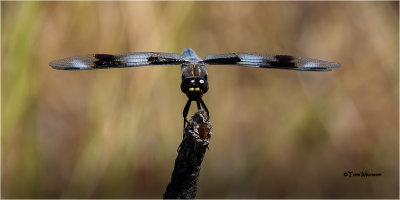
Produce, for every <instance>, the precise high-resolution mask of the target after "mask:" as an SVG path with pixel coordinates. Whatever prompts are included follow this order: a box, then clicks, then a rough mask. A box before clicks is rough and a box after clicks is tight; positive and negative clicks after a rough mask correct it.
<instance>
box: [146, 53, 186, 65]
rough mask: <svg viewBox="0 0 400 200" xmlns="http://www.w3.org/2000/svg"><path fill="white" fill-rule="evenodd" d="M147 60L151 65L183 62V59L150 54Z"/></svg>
mask: <svg viewBox="0 0 400 200" xmlns="http://www.w3.org/2000/svg"><path fill="white" fill-rule="evenodd" d="M147 61H148V62H149V64H150V65H174V64H177V65H178V64H182V60H178V59H174V58H167V57H162V56H157V55H156V56H150V57H149V58H147Z"/></svg>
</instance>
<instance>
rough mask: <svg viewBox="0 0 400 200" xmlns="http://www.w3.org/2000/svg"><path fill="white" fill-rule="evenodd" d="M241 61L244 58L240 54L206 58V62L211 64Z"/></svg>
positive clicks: (229, 63)
mask: <svg viewBox="0 0 400 200" xmlns="http://www.w3.org/2000/svg"><path fill="white" fill-rule="evenodd" d="M240 61H242V60H241V59H240V58H239V57H238V56H230V57H224V58H222V57H220V58H211V59H207V60H205V62H206V63H207V64H210V65H233V64H237V63H239V62H240Z"/></svg>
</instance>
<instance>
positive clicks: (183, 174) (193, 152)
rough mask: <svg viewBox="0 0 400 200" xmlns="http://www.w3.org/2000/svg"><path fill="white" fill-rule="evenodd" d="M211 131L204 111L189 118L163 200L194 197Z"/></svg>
mask: <svg viewBox="0 0 400 200" xmlns="http://www.w3.org/2000/svg"><path fill="white" fill-rule="evenodd" d="M211 129H212V126H211V123H210V122H209V121H208V116H207V114H206V113H205V112H204V111H198V112H196V113H195V114H194V115H193V116H192V117H191V119H190V120H189V124H188V126H187V127H186V128H185V130H184V133H183V140H182V142H181V144H180V146H179V149H178V156H177V158H176V160H175V168H174V171H173V172H172V177H171V182H170V183H169V184H168V187H167V190H166V191H165V194H164V199H189V198H190V199H193V198H195V197H196V193H197V184H198V182H199V176H200V165H201V163H202V161H203V158H204V155H205V153H206V150H207V147H208V144H209V141H210V137H211Z"/></svg>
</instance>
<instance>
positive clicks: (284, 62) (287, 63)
mask: <svg viewBox="0 0 400 200" xmlns="http://www.w3.org/2000/svg"><path fill="white" fill-rule="evenodd" d="M274 58H275V60H272V61H267V63H268V64H270V65H271V66H272V67H284V68H286V67H287V68H292V67H296V63H295V62H293V61H294V58H293V56H288V55H276V56H274Z"/></svg>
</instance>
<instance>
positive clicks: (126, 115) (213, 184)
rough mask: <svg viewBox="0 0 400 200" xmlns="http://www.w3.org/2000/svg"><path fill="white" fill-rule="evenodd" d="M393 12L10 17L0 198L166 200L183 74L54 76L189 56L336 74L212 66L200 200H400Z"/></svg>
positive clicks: (79, 6)
mask: <svg viewBox="0 0 400 200" xmlns="http://www.w3.org/2000/svg"><path fill="white" fill-rule="evenodd" d="M398 8H399V3H398V2H1V25H2V27H1V30H2V31H1V34H2V37H1V41H2V43H1V45H2V46H1V50H2V51H1V56H2V62H1V64H2V73H1V74H2V76H1V80H2V81H1V83H2V88H1V90H2V93H1V94H2V99H1V100H2V129H1V131H2V135H1V139H2V140H1V144H2V146H1V163H2V164H1V172H2V173H1V175H2V176H1V181H2V183H1V189H2V194H1V197H2V198H161V197H162V194H163V193H164V191H165V188H166V186H167V184H168V183H169V181H170V175H171V173H172V170H173V166H174V161H175V157H176V155H177V152H176V150H177V148H178V146H179V143H180V141H181V138H182V109H183V107H184V105H185V103H186V100H187V97H186V96H185V95H184V94H183V93H181V91H180V88H179V87H180V80H181V79H180V68H179V66H168V67H160V66H153V67H142V68H127V69H108V70H97V71H57V70H54V69H51V68H50V67H49V66H48V62H50V61H52V60H55V59H59V58H64V57H69V56H74V55H81V54H89V53H112V54H117V53H126V52H136V51H139V52H143V51H158V52H172V53H178V54H180V53H181V52H182V50H183V49H184V48H188V47H190V48H192V49H194V50H195V51H196V52H197V54H198V55H199V56H200V57H205V56H206V55H208V54H212V53H230V52H260V53H270V54H289V55H295V56H302V57H311V58H318V59H321V60H327V61H334V62H338V63H340V64H341V65H342V67H341V68H339V69H336V70H334V71H332V72H296V71H284V70H268V69H255V68H245V67H233V66H210V67H209V76H208V77H209V84H210V90H209V92H208V93H207V94H206V95H205V97H204V100H205V102H206V104H207V105H208V108H209V109H210V112H211V122H212V124H213V135H212V139H211V144H210V151H208V152H207V154H206V157H205V160H204V161H203V165H202V170H201V176H200V183H199V188H198V195H197V197H198V198H367V197H370V198H397V197H398V188H399V183H398V177H399V172H398V167H399V166H398V163H399V153H398V152H399V134H398V132H399V116H398V113H399V107H398V102H399V98H398V97H399V78H398V75H399V67H398V66H399V48H398V44H399V37H398V36H399V26H398V25H399V20H398V18H399V11H398ZM193 107H195V106H193ZM193 107H192V109H191V112H190V115H191V114H192V113H193V112H194V111H195V109H194V108H193ZM347 171H353V172H361V171H368V172H374V173H382V176H380V177H368V178H362V177H351V178H348V177H344V173H345V172H347Z"/></svg>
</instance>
